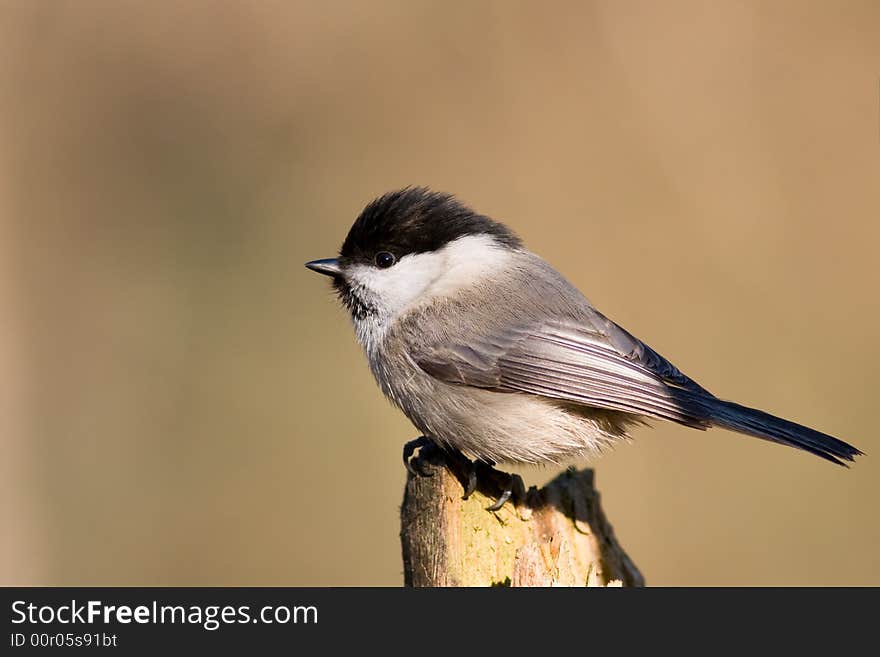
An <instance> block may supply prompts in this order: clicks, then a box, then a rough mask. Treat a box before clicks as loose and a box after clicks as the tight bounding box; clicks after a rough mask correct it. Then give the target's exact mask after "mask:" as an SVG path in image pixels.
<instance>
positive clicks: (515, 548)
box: [400, 449, 644, 586]
mask: <svg viewBox="0 0 880 657" xmlns="http://www.w3.org/2000/svg"><path fill="white" fill-rule="evenodd" d="M416 465H417V466H418V469H419V470H420V471H423V472H424V475H414V474H409V476H408V477H407V481H406V490H405V492H404V497H403V506H402V507H401V513H400V515H401V532H400V538H401V544H402V548H403V568H404V582H405V584H406V586H643V585H644V580H643V578H642V575H641V573H640V572H639V570H638V568H636V566H635V564H633V562H632V561H631V560H630V558H629V557H628V556H627V554H626V552H624V550H623V548H622V547H621V546H620V544H619V543H618V542H617V539H616V538H615V537H614V532H613V530H612V528H611V525H610V524H609V523H608V521H607V520H606V518H605V514H604V513H603V512H602V509H601V507H600V505H599V493H598V492H597V491H596V489H595V487H594V485H593V471H592V470H580V471H575V470H574V469H569V470H566V471H565V472H563V473H562V474H560V475H559V476H558V477H556V478H555V479H554V480H553V481H551V482H550V483H548V484H547V485H546V486H544V488H542V489H540V490H538V489H537V488H535V487H534V486H533V487H532V488H530V489H529V490H528V491H525V490H524V489H523V486H522V480H520V479H519V477H516V476H515V481H516V482H517V485H516V488H519V492H518V494H517V493H516V492H515V493H514V496H513V498H511V501H509V502H507V503H506V504H505V505H504V506H503V507H502V508H501V509H500V510H499V511H497V512H491V511H487V510H486V507H487V506H489V505H490V504H492V502H494V501H495V499H497V498H498V496H499V495H500V494H501V490H502V486H501V485H500V484H503V483H505V482H507V481H509V478H510V476H511V475H508V474H506V473H502V472H499V471H497V470H494V469H490V468H488V467H485V468H481V469H480V470H479V471H478V474H479V476H478V485H477V490H476V491H475V492H474V494H473V495H471V496H470V498H469V499H467V500H463V499H462V494H463V486H462V481H465V480H466V479H467V476H466V474H464V473H463V472H461V470H460V468H461V464H460V463H457V462H454V461H453V460H452V459H448V458H447V456H446V455H445V454H444V453H443V452H442V451H441V450H439V449H429V450H422V454H421V455H420V456H419V457H418V460H417V463H416ZM516 488H515V490H516Z"/></svg>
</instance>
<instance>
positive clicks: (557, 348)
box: [412, 317, 709, 428]
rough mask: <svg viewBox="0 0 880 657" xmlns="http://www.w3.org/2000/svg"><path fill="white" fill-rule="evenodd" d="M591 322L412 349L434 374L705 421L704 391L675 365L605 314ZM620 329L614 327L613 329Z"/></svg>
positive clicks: (474, 383) (415, 357) (592, 404)
mask: <svg viewBox="0 0 880 657" xmlns="http://www.w3.org/2000/svg"><path fill="white" fill-rule="evenodd" d="M602 319H603V320H604V321H605V322H607V324H606V325H604V326H601V329H600V330H597V329H596V327H595V326H588V327H586V328H584V327H583V326H576V325H573V323H570V322H568V323H567V322H551V323H546V324H543V325H540V326H531V327H518V328H515V329H509V330H506V331H504V332H503V334H492V335H486V336H482V337H480V338H479V339H477V340H474V341H472V342H471V343H470V344H468V345H461V344H439V345H433V346H430V347H427V348H425V349H422V350H421V351H420V352H419V353H417V354H412V356H413V360H414V361H415V362H416V363H417V364H418V365H419V367H421V368H422V369H423V370H425V371H426V372H428V373H429V374H431V375H432V376H434V377H436V378H438V379H440V380H442V381H445V382H447V383H453V384H458V385H470V386H475V387H479V388H486V389H491V390H495V391H498V392H521V393H528V394H533V395H539V396H542V397H548V398H551V399H557V400H560V401H565V402H569V403H573V404H579V405H583V406H590V407H594V408H602V409H610V410H617V411H623V412H626V413H631V414H634V415H642V416H647V417H653V418H660V419H666V420H672V421H674V422H679V423H681V424H686V425H688V426H693V427H697V428H705V427H707V426H708V422H707V421H706V419H705V409H704V408H703V407H702V404H701V403H700V398H701V397H703V396H704V395H709V393H708V392H706V391H705V390H703V389H702V388H700V387H699V386H698V385H697V384H696V383H694V382H693V381H691V380H690V379H688V378H687V377H686V376H685V375H683V374H682V373H681V372H680V371H679V370H678V369H677V368H675V366H674V365H672V364H671V363H669V361H667V360H665V359H664V358H663V357H662V356H660V355H659V354H657V353H656V352H655V351H653V350H652V349H651V348H650V347H648V346H647V345H645V344H644V343H642V342H640V341H638V340H636V339H635V338H633V337H632V336H631V335H630V334H629V333H626V332H625V331H623V329H620V328H619V327H618V326H617V325H616V324H613V323H612V322H610V320H607V319H606V318H604V317H602ZM615 329H616V331H619V332H621V333H617V332H616V331H615Z"/></svg>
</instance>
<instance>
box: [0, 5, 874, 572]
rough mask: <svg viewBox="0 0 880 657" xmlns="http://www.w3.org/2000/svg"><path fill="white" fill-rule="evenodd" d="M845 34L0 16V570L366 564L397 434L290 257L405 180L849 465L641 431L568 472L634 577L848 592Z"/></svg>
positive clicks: (322, 253)
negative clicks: (582, 470)
mask: <svg viewBox="0 0 880 657" xmlns="http://www.w3.org/2000/svg"><path fill="white" fill-rule="evenodd" d="M878 34H880V5H878V3H876V2H873V1H871V0H866V1H864V2H852V1H850V2H832V1H830V0H828V1H826V2H800V1H794V2H759V1H757V0H755V1H752V2H732V1H730V2H713V3H706V2H700V1H696V0H695V1H693V2H673V3H654V2H647V1H645V2H617V1H615V2H611V1H609V2H576V3H574V2H573V3H550V4H547V3H537V2H533V3H509V2H502V1H498V2H473V3H464V2H460V3H450V2H443V1H436V2H434V1H419V2H395V3H388V2H382V3H379V2H372V3H361V2H335V3H317V2H316V3H308V4H307V3H291V2H281V1H278V2H259V3H246V2H243V1H240V2H228V1H227V2H208V1H205V2H200V3H197V2H183V3H178V2H162V3H152V4H150V3H139V2H117V1H111V0H107V1H105V2H98V1H91V0H90V1H86V2H74V1H68V2H51V3H50V2H29V1H26V0H21V1H14V0H4V1H2V2H0V218H2V219H0V372H2V377H0V441H2V455H3V456H2V459H0V526H2V527H3V530H2V531H0V583H2V584H40V585H52V584H96V585H97V584H105V585H125V584H129V585H133V584H145V585H163V584H168V585H172V584H175V585H221V584H230V585H232V584H253V585H373V584H378V585H399V584H401V583H402V575H401V560H400V553H399V544H398V536H397V534H398V529H399V528H398V518H397V512H398V505H399V502H400V499H401V494H402V490H403V481H404V470H403V467H402V465H401V463H400V448H401V444H402V443H403V442H404V441H405V440H407V439H410V438H412V437H414V435H415V433H414V429H412V427H411V426H410V425H409V424H408V422H407V421H406V420H405V419H404V418H403V416H402V415H400V414H399V413H398V412H396V411H395V410H394V409H393V408H391V406H390V405H389V404H387V403H386V402H385V401H384V399H383V398H382V397H381V395H380V393H379V392H378V390H377V389H376V388H375V386H374V384H373V382H372V380H371V377H370V374H369V372H368V370H367V367H366V365H365V361H364V358H363V356H362V354H361V353H360V351H359V348H358V347H357V345H356V343H355V340H354V336H353V333H352V331H351V327H350V325H349V322H348V319H347V317H346V315H345V314H344V313H343V311H342V310H341V309H340V308H339V307H338V305H337V304H336V302H335V300H334V298H333V296H332V295H331V293H330V290H329V286H328V284H327V281H326V280H324V279H322V278H320V277H318V276H316V275H314V274H312V273H310V272H308V271H306V270H305V269H304V268H303V267H302V263H303V262H304V261H306V260H308V259H312V258H318V257H327V256H332V255H334V253H335V251H336V249H337V248H338V246H339V244H340V243H341V241H342V239H343V237H344V236H345V233H346V231H347V230H348V227H349V225H350V224H351V222H352V221H353V220H354V218H355V216H356V214H357V213H358V211H359V210H360V209H361V208H362V207H363V205H364V204H365V203H366V202H368V201H369V200H370V199H371V198H372V197H373V196H376V195H378V194H380V193H382V192H385V191H388V190H390V189H393V188H397V187H400V186H403V185H406V184H425V185H430V186H432V187H434V188H436V189H440V190H444V191H451V192H454V193H456V194H458V195H459V196H460V197H461V198H463V199H464V200H465V201H467V202H468V203H470V204H472V205H473V206H474V207H475V208H477V209H478V210H480V211H482V212H485V213H488V214H491V215H492V216H495V217H497V218H499V219H502V220H504V221H506V222H507V223H509V224H510V225H511V226H512V227H513V228H515V229H516V230H517V231H518V232H519V233H520V234H521V235H522V236H523V237H524V238H525V239H526V241H527V243H528V245H529V246H530V247H531V248H532V249H533V250H535V251H537V252H538V253H540V254H542V255H543V256H545V257H546V258H547V259H548V260H550V261H551V262H552V263H554V264H555V265H556V266H557V267H558V268H559V269H560V270H561V271H562V272H563V273H565V274H566V275H567V276H568V277H569V278H570V279H571V280H572V281H573V282H574V283H575V284H576V285H578V286H579V287H580V288H581V289H582V290H584V292H585V293H586V294H587V295H588V296H590V298H591V299H592V300H593V302H594V303H595V304H596V305H597V306H598V307H599V308H600V309H602V310H603V311H604V312H605V313H606V314H608V315H609V316H611V317H612V318H614V319H616V320H617V321H618V322H619V323H621V324H622V325H623V326H625V327H627V328H628V329H629V330H630V331H632V332H633V333H635V334H636V335H638V336H640V337H641V338H643V339H644V340H646V341H647V342H648V343H649V344H651V345H652V346H653V347H654V348H656V349H657V350H658V351H660V352H661V353H663V354H664V355H665V356H667V357H669V358H670V359H671V360H672V361H673V362H675V363H676V364H677V365H678V366H680V367H681V368H682V369H683V370H684V371H686V372H687V373H689V374H690V375H692V376H694V377H695V378H696V379H697V380H698V381H700V382H701V383H702V384H704V385H705V386H707V387H708V388H709V389H711V390H713V391H714V392H716V393H717V394H719V395H720V396H722V397H726V398H732V399H735V400H737V401H740V402H743V403H749V404H752V405H756V406H758V407H760V408H763V409H766V410H768V411H772V412H775V413H778V414H781V415H783V416H785V417H789V418H792V419H796V420H799V421H800V422H803V423H806V424H809V425H812V426H815V427H817V428H819V429H822V430H825V431H828V432H830V433H833V434H836V435H838V436H840V437H842V438H844V439H847V440H850V441H851V442H853V443H855V444H856V445H857V446H859V447H860V448H862V449H863V450H864V451H866V452H868V456H867V457H865V458H863V459H861V460H860V461H859V462H858V463H857V464H856V466H855V467H854V468H853V469H852V470H849V471H847V470H844V469H843V468H836V467H834V466H832V465H830V464H828V463H825V462H823V461H820V460H819V459H817V458H815V457H812V456H810V455H807V454H804V453H801V452H797V451H794V450H790V449H784V448H781V447H776V446H773V445H770V444H768V443H764V442H761V441H757V440H754V439H751V438H746V437H741V436H737V435H734V434H730V433H726V432H723V431H721V430H714V431H710V432H708V433H705V434H704V433H701V432H696V431H692V430H688V429H685V428H681V427H677V426H658V427H657V428H656V429H654V430H648V429H643V430H640V431H638V432H637V436H636V439H635V441H634V442H633V444H631V445H623V446H621V447H620V448H619V449H617V450H616V451H615V452H613V453H611V454H609V455H607V456H605V457H603V458H601V459H599V460H598V461H597V462H595V464H594V465H595V467H596V469H597V478H598V485H599V487H600V490H601V491H602V494H603V502H604V505H605V509H606V512H607V514H608V516H609V518H610V519H611V521H612V523H613V524H614V526H615V528H616V531H617V534H618V536H619V538H620V539H621V541H622V543H623V545H624V546H625V547H626V548H627V550H628V551H629V552H630V554H631V556H632V557H633V559H634V561H635V562H636V563H637V564H638V565H639V567H640V568H641V569H642V571H643V573H644V574H645V576H646V578H647V581H648V583H650V584H654V585H739V584H796V585H801V584H803V585H808V584H810V585H826V584H875V585H877V584H880V549H878V543H880V514H878V510H877V504H878V502H880V476H878V463H880V462H878V460H877V459H878V457H880V439H878V426H877V420H876V409H877V404H878V401H877V394H878V383H877V374H878V371H880V349H878V343H877V337H878V333H880V305H878V292H877V286H878V283H880V275H878V256H877V247H878V243H880V222H878V218H880V108H878V93H880V89H878V82H880V39H878ZM553 474H554V472H553V471H530V472H527V480H528V481H529V482H531V483H541V482H542V481H544V480H546V479H548V478H550V477H551V476H552V475H553Z"/></svg>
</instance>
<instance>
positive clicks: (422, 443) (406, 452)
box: [403, 436, 437, 477]
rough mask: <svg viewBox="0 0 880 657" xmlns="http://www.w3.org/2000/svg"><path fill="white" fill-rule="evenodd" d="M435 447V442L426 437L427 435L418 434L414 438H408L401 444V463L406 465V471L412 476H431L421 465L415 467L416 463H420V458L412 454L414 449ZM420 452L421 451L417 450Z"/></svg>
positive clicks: (414, 451)
mask: <svg viewBox="0 0 880 657" xmlns="http://www.w3.org/2000/svg"><path fill="white" fill-rule="evenodd" d="M432 447H433V448H436V447H437V445H436V443H435V442H434V441H433V440H431V439H430V438H428V437H427V436H419V437H418V438H416V439H415V440H410V441H409V442H408V443H406V444H405V445H404V446H403V464H404V465H405V466H406V471H407V472H409V473H410V474H411V475H413V476H414V477H433V476H434V475H433V474H432V473H430V472H428V471H427V470H425V469H424V468H422V467H418V469H417V468H416V465H419V466H420V465H421V460H420V459H419V457H418V456H416V457H415V458H413V454H415V453H416V450H423V449H429V448H432ZM419 454H421V451H420V452H419Z"/></svg>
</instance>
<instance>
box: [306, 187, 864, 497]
mask: <svg viewBox="0 0 880 657" xmlns="http://www.w3.org/2000/svg"><path fill="white" fill-rule="evenodd" d="M305 266H306V267H307V268H309V269H310V270H312V271H314V272H317V273H320V274H324V275H326V276H329V277H330V278H331V279H332V286H333V288H334V289H335V291H336V293H337V295H338V297H339V299H340V300H341V302H342V305H343V306H344V307H345V308H346V309H347V310H348V312H349V314H350V316H351V319H352V322H353V325H354V330H355V335H356V337H357V340H358V342H359V343H360V345H361V346H362V347H363V349H364V351H365V353H366V357H367V362H368V363H369V367H370V370H371V371H372V374H373V376H374V377H375V379H376V382H377V383H378V385H379V387H380V388H381V390H382V392H383V393H384V394H385V396H387V397H388V399H390V400H391V402H392V403H393V404H394V405H396V406H397V407H398V408H399V409H400V410H401V411H402V412H403V413H404V414H405V415H406V416H407V417H408V418H409V420H410V421H411V422H412V423H413V425H415V427H416V428H417V429H418V430H419V431H420V432H421V434H422V435H421V436H420V437H419V438H417V439H415V440H412V441H409V442H408V443H406V445H405V446H404V450H403V457H404V463H405V464H406V466H407V468H408V469H409V470H410V471H411V472H414V473H415V470H414V469H413V467H412V465H411V457H412V456H413V454H414V453H415V451H416V450H418V449H420V448H425V447H434V448H440V449H442V450H444V451H445V452H446V453H447V454H449V455H450V456H451V457H453V458H454V459H456V460H458V461H459V462H464V463H466V464H467V465H468V472H469V474H468V477H467V483H466V484H465V491H464V492H465V495H464V497H467V496H469V495H470V494H471V493H472V492H473V490H474V488H475V486H476V468H477V466H478V465H481V464H482V465H488V466H494V465H495V464H499V463H509V464H559V463H564V462H567V461H571V460H574V459H577V458H581V457H589V456H592V455H595V454H596V453H598V452H601V451H603V450H604V449H605V448H608V447H610V446H612V445H614V444H615V443H618V442H620V441H621V440H625V439H627V438H629V437H630V431H631V429H632V428H633V427H634V426H637V425H642V424H647V423H649V422H651V421H654V420H667V421H671V422H675V423H678V424H681V425H684V426H686V427H691V428H694V429H700V430H706V429H709V428H710V427H722V428H724V429H728V430H732V431H735V432H739V433H742V434H747V435H750V436H754V437H757V438H761V439H764V440H766V441H770V442H774V443H779V444H782V445H788V446H791V447H795V448H798V449H801V450H803V451H806V452H809V453H811V454H814V455H816V456H818V457H820V458H823V459H825V460H827V461H830V462H831V463H835V464H838V465H846V464H847V463H848V462H852V461H854V459H855V457H857V456H860V455H862V454H863V452H861V451H860V450H859V449H857V448H856V447H854V446H852V445H850V444H848V443H846V442H844V441H842V440H839V439H837V438H835V437H833V436H831V435H828V434H825V433H822V432H820V431H817V430H815V429H811V428H809V427H806V426H803V425H800V424H796V423H795V422H791V421H789V420H785V419H782V418H780V417H776V416H774V415H771V414H770V413H766V412H764V411H761V410H757V409H754V408H749V407H747V406H742V405H740V404H737V403H734V402H731V401H725V400H723V399H721V398H719V397H716V396H715V395H714V394H712V393H711V392H709V391H708V390H707V389H706V388H704V387H702V386H701V385H699V384H698V383H696V382H695V381H694V380H693V379H691V378H690V377H688V376H687V375H685V374H684V373H683V372H681V371H680V370H679V369H678V368H677V367H676V366H675V365H673V364H672V363H671V362H670V361H669V360H667V359H666V358H664V357H663V356H661V355H660V354H659V353H657V352H656V351H655V350H654V349H652V348H651V347H649V346H648V345H647V344H646V343H645V342H643V341H641V340H639V339H638V338H636V337H635V336H634V335H632V334H631V333H629V332H628V331H627V330H626V329H624V328H623V327H621V326H620V325H618V324H616V323H615V322H613V321H612V320H610V319H609V318H607V317H606V316H605V315H603V314H602V313H601V312H600V311H599V310H597V309H596V308H595V307H594V306H593V305H592V304H591V303H590V302H589V301H588V300H587V298H586V297H585V296H584V295H583V294H582V293H581V292H580V291H579V290H578V289H577V288H576V287H575V286H574V285H572V284H571V283H570V282H569V281H568V280H566V278H565V277H564V276H563V275H562V274H560V273H559V272H558V271H557V270H556V269H555V268H554V267H552V266H551V265H550V264H549V263H548V262H547V261H545V260H544V259H543V258H541V257H540V256H538V255H537V254H535V253H533V252H532V251H530V250H528V249H527V248H526V247H525V245H524V243H523V241H522V240H521V239H520V237H519V236H518V235H517V234H516V233H515V232H514V231H513V230H511V229H510V228H508V227H507V226H506V225H504V224H503V223H501V222H499V221H496V220H494V219H492V218H490V217H488V216H485V215H482V214H480V213H478V212H476V211H474V210H472V209H471V208H470V207H469V206H467V205H466V204H464V203H463V202H461V201H460V200H458V199H457V198H456V197H455V196H453V195H451V194H446V193H441V192H437V191H433V190H431V189H430V188H427V187H406V188H403V189H399V190H396V191H392V192H389V193H386V194H384V195H382V196H380V197H378V198H376V199H374V200H373V201H371V202H370V203H368V204H367V205H366V207H364V209H363V210H362V211H361V213H360V214H359V215H358V216H357V218H356V219H355V221H354V223H353V225H352V226H351V228H350V230H349V232H348V234H347V236H346V237H345V240H344V242H343V243H342V247H341V248H340V250H339V254H338V256H337V257H335V258H325V259H320V260H313V261H310V262H307V263H306V264H305ZM511 492H512V485H510V486H507V487H506V488H505V489H504V491H503V493H502V495H501V496H500V497H499V498H498V500H497V501H496V502H495V504H493V505H492V506H490V507H489V508H490V509H492V510H497V509H499V508H501V505H503V504H504V503H505V502H506V501H507V499H509V497H510V495H511Z"/></svg>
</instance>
